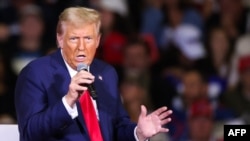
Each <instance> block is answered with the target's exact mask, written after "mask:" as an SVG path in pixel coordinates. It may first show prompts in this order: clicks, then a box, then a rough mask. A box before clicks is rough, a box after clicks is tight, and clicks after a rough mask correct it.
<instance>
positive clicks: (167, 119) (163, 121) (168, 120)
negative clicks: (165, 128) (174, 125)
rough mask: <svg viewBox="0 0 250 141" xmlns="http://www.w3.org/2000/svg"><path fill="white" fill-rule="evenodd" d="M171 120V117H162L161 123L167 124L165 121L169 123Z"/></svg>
mask: <svg viewBox="0 0 250 141" xmlns="http://www.w3.org/2000/svg"><path fill="white" fill-rule="evenodd" d="M171 120H172V119H171V118H166V119H163V120H162V121H161V125H164V124H167V123H169V122H170V121H171Z"/></svg>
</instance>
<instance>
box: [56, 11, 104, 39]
mask: <svg viewBox="0 0 250 141" xmlns="http://www.w3.org/2000/svg"><path fill="white" fill-rule="evenodd" d="M65 23H69V24H73V25H74V26H76V27H80V26H83V25H84V24H93V23H95V24H96V27H97V29H98V30H97V31H98V33H99V32H100V26H101V15H100V13H99V12H98V11H96V10H94V9H91V8H86V7H70V8H66V9H65V10H64V11H63V12H62V13H61V14H60V16H59V21H58V24H57V28H56V32H57V34H59V35H60V34H62V33H63V24H65Z"/></svg>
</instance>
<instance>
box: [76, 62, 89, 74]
mask: <svg viewBox="0 0 250 141" xmlns="http://www.w3.org/2000/svg"><path fill="white" fill-rule="evenodd" d="M81 70H88V65H86V64H84V63H79V64H78V65H77V71H78V72H79V71H81Z"/></svg>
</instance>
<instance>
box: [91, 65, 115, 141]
mask: <svg viewBox="0 0 250 141" xmlns="http://www.w3.org/2000/svg"><path fill="white" fill-rule="evenodd" d="M90 72H91V73H92V74H93V75H94V76H95V81H94V87H95V89H96V92H97V100H96V104H97V109H98V115H99V124H100V128H101V132H102V136H103V139H104V140H105V141H109V140H112V139H110V136H109V133H110V132H109V125H108V122H109V121H108V115H107V113H106V112H105V110H104V109H105V107H106V106H107V105H105V98H104V97H103V96H105V94H106V93H105V89H104V86H105V85H104V84H103V83H104V82H103V80H102V74H101V73H100V69H98V64H97V63H96V62H95V61H93V63H92V65H91V67H90Z"/></svg>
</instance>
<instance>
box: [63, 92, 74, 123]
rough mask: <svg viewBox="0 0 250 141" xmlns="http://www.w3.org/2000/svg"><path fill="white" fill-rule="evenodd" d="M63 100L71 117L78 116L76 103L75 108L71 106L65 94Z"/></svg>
mask: <svg viewBox="0 0 250 141" xmlns="http://www.w3.org/2000/svg"><path fill="white" fill-rule="evenodd" d="M62 102H63V105H64V107H65V108H66V110H67V112H68V113H69V115H70V116H71V118H72V119H74V118H76V117H77V116H78V111H77V107H76V104H74V105H73V108H71V107H70V106H69V104H68V103H67V101H66V98H65V96H64V97H63V98H62Z"/></svg>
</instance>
